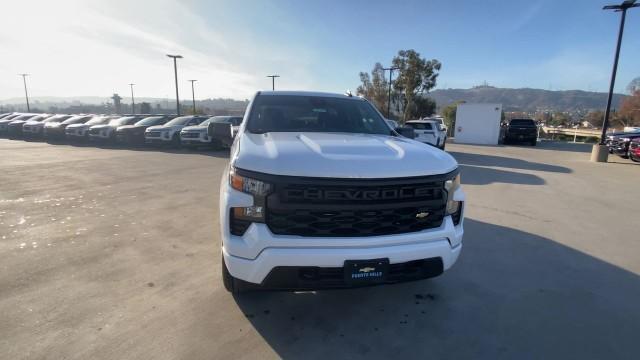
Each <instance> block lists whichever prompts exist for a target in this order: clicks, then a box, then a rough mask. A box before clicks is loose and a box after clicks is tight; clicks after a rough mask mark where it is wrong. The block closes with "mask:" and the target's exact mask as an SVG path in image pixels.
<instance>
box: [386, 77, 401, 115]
mask: <svg viewBox="0 0 640 360" xmlns="http://www.w3.org/2000/svg"><path fill="white" fill-rule="evenodd" d="M398 69H400V68H399V67H393V66H392V67H388V68H382V70H383V71H389V101H388V102H387V119H389V118H390V116H391V74H393V70H398Z"/></svg>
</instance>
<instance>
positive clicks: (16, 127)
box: [7, 114, 53, 139]
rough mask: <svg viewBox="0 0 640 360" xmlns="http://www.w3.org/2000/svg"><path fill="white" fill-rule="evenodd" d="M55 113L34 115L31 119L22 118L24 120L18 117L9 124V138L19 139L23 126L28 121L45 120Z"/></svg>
mask: <svg viewBox="0 0 640 360" xmlns="http://www.w3.org/2000/svg"><path fill="white" fill-rule="evenodd" d="M52 116H53V115H51V114H40V115H38V116H34V117H32V118H30V119H22V120H17V119H18V118H15V119H13V120H12V121H11V122H10V123H9V124H8V125H7V136H8V137H9V139H18V138H21V137H22V126H23V125H24V124H25V123H26V122H27V121H37V122H41V121H44V120H46V119H48V118H50V117H52Z"/></svg>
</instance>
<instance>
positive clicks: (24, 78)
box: [18, 74, 31, 112]
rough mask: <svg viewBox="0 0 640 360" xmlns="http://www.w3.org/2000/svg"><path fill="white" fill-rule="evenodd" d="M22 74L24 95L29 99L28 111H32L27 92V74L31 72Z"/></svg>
mask: <svg viewBox="0 0 640 360" xmlns="http://www.w3.org/2000/svg"><path fill="white" fill-rule="evenodd" d="M18 75H19V76H22V82H23V83H24V97H25V99H27V112H31V108H30V107H29V93H27V76H29V74H18Z"/></svg>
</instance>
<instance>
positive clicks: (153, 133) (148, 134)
mask: <svg viewBox="0 0 640 360" xmlns="http://www.w3.org/2000/svg"><path fill="white" fill-rule="evenodd" d="M147 136H149V137H160V131H149V132H148V133H147Z"/></svg>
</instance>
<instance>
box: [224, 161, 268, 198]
mask: <svg viewBox="0 0 640 360" xmlns="http://www.w3.org/2000/svg"><path fill="white" fill-rule="evenodd" d="M229 184H230V185H231V187H232V188H234V189H236V190H238V191H242V192H244V193H247V194H252V195H255V196H260V197H263V196H266V195H268V194H269V193H270V192H271V188H272V186H271V184H269V183H266V182H264V181H260V180H256V179H252V178H248V177H244V176H240V175H238V174H236V172H235V170H234V169H233V168H231V170H230V171H229Z"/></svg>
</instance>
